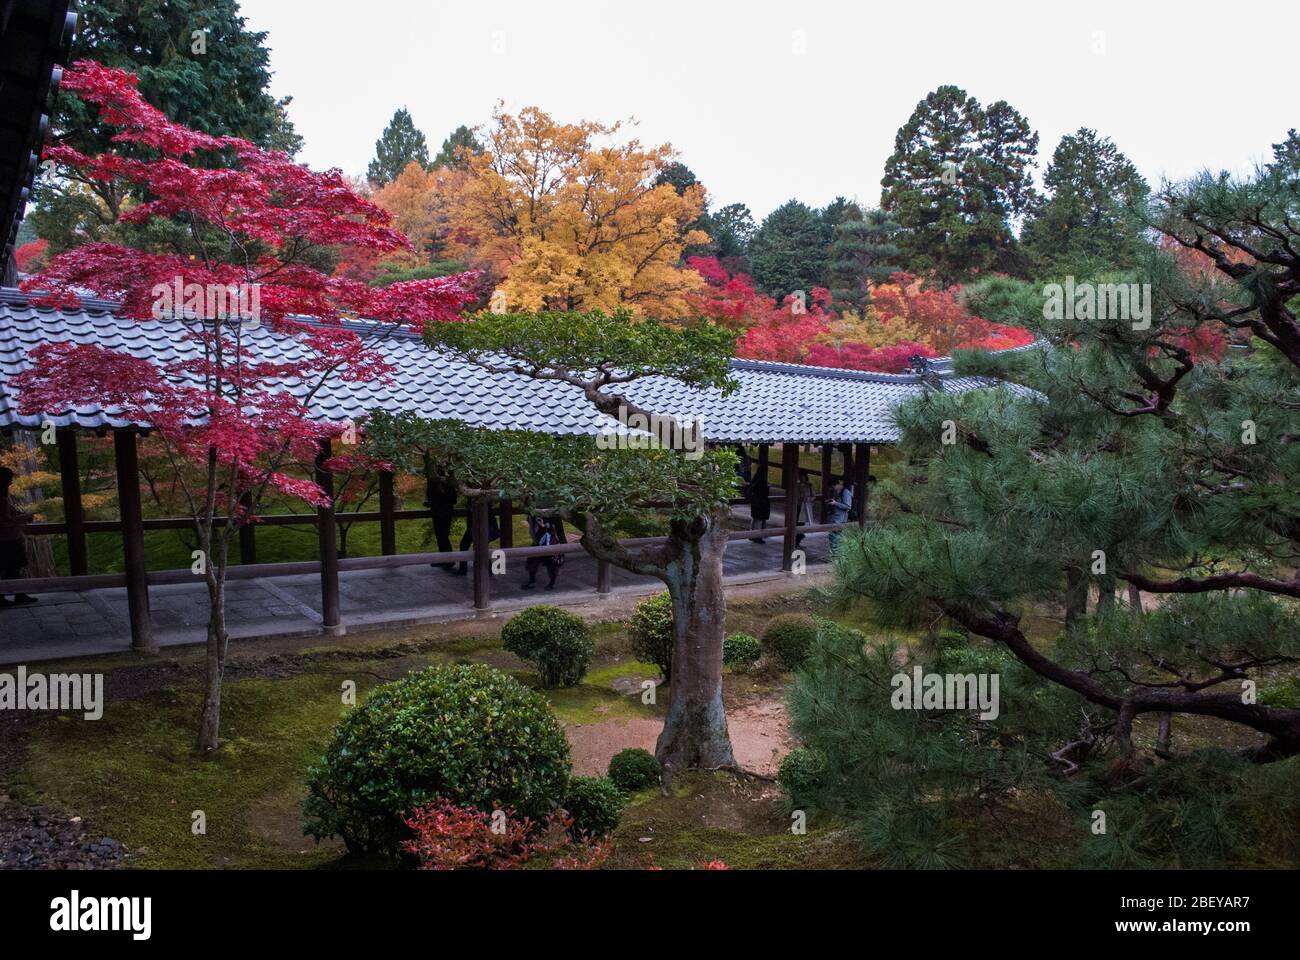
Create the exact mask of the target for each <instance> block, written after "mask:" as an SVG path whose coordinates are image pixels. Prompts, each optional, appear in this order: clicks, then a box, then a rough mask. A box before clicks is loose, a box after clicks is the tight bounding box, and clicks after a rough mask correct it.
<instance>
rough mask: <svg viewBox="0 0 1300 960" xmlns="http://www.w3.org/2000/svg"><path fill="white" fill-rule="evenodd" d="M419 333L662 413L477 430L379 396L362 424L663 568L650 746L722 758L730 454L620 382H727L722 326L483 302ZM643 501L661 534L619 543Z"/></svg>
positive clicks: (704, 763) (419, 460) (483, 361)
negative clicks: (661, 706)
mask: <svg viewBox="0 0 1300 960" xmlns="http://www.w3.org/2000/svg"><path fill="white" fill-rule="evenodd" d="M426 339H427V340H428V342H429V344H430V345H431V346H434V347H436V348H439V349H441V350H443V351H445V352H448V353H450V354H451V355H452V356H456V357H459V358H461V359H463V360H466V361H468V362H470V363H473V364H476V365H478V366H480V367H482V368H484V369H485V370H488V371H490V372H492V373H495V374H498V375H506V374H513V375H517V376H524V377H530V378H533V379H537V380H542V381H549V382H558V383H565V384H569V385H570V386H572V387H574V388H576V389H577V390H580V391H581V392H582V395H583V396H584V397H586V399H587V401H588V402H589V403H590V404H591V405H592V407H593V408H594V409H595V410H597V411H599V412H601V413H603V414H606V415H607V416H609V417H617V416H618V415H619V412H620V409H621V410H623V411H625V412H626V414H627V415H629V416H635V415H639V416H642V417H645V418H646V422H655V420H658V421H660V422H664V423H666V427H665V432H666V439H667V440H668V443H667V444H665V445H662V446H655V447H651V448H646V449H639V448H636V447H635V446H633V445H622V446H619V445H617V444H607V443H604V442H603V441H600V442H598V441H597V440H596V438H593V437H581V436H558V437H556V436H548V435H544V434H537V433H528V432H523V431H513V430H504V431H494V430H486V429H480V428H476V427H472V426H469V425H467V424H464V423H461V422H459V421H428V420H421V419H419V418H418V417H415V416H412V415H410V414H402V415H397V416H394V415H392V414H389V413H387V412H385V411H383V410H376V411H374V413H373V414H372V415H371V417H370V418H369V420H368V421H367V426H366V432H367V436H368V441H367V442H368V444H369V445H370V447H371V448H372V451H373V452H374V453H376V454H377V455H380V456H382V457H384V458H385V459H387V460H392V461H394V462H397V463H399V464H402V465H404V466H409V467H410V468H411V469H413V470H414V469H422V468H423V464H424V458H425V457H426V456H427V457H428V458H429V460H430V462H432V463H435V464H440V465H445V466H446V467H447V469H448V470H449V472H450V473H452V474H453V475H454V476H456V477H457V479H458V482H459V483H460V484H461V487H462V491H463V492H464V493H465V494H466V496H468V497H470V498H471V499H473V500H478V499H480V498H484V497H509V498H511V499H513V500H517V501H524V502H527V503H528V504H529V506H530V509H532V510H534V512H539V513H547V514H550V515H554V516H558V517H561V518H562V519H563V520H564V521H565V522H566V523H567V524H570V525H571V526H573V527H575V528H576V529H577V530H578V531H579V532H580V533H581V534H582V540H581V543H582V546H583V548H584V549H586V551H587V552H588V553H590V554H591V555H592V556H594V557H596V558H598V559H601V560H606V561H608V562H610V563H613V564H615V565H616V566H619V567H622V568H623V569H625V570H629V571H632V572H634V573H638V574H642V575H645V576H651V577H655V578H657V579H659V580H661V581H662V582H663V583H664V584H665V585H666V586H667V588H668V592H669V594H670V596H671V597H672V603H673V632H674V636H673V640H674V649H673V663H672V684H671V693H670V699H669V704H668V716H667V718H666V720H665V722H664V729H663V732H662V733H661V734H660V737H659V743H658V746H657V749H656V753H657V756H658V758H659V760H660V762H662V763H663V764H664V765H666V766H672V767H674V768H677V769H681V768H685V767H705V768H717V767H724V766H731V765H732V764H733V763H734V760H733V758H732V752H731V741H730V739H729V737H728V734H727V720H726V715H725V713H724V711H723V705H722V644H723V637H724V627H725V620H726V597H725V594H724V593H723V585H722V557H723V553H724V551H725V549H726V543H727V539H726V538H727V531H728V522H729V508H728V505H727V504H728V499H729V497H730V496H731V495H732V493H733V491H734V486H735V460H734V455H733V454H731V453H730V452H727V451H701V450H698V448H697V449H696V451H695V453H693V452H692V451H691V450H690V449H689V447H690V445H691V444H690V443H689V442H688V441H689V436H688V435H687V434H686V433H685V432H684V430H683V425H679V424H676V423H675V422H674V421H672V420H671V419H668V420H663V418H660V417H659V416H658V415H657V414H656V412H655V411H651V410H647V409H645V408H643V407H640V406H638V405H637V404H636V403H633V402H631V401H630V400H629V399H628V398H627V396H626V393H625V392H624V391H625V388H626V386H627V385H628V384H632V383H635V382H636V381H638V380H640V379H642V378H645V377H650V376H656V377H671V378H673V379H676V380H680V381H681V382H682V383H684V384H686V385H688V386H691V387H697V388H701V389H721V390H723V391H730V390H732V389H734V386H735V385H734V382H733V381H732V379H731V375H730V367H729V359H730V357H731V355H732V354H733V352H734V350H735V334H734V332H729V331H727V330H724V329H721V328H718V327H715V326H712V325H708V324H702V325H692V326H690V327H688V328H685V329H673V328H671V327H668V326H666V325H661V324H655V323H645V322H639V321H637V320H636V319H635V318H633V317H632V316H631V315H630V314H627V313H624V312H618V313H615V314H613V315H605V314H603V313H600V312H593V313H586V314H577V313H553V312H544V313H537V314H528V313H506V314H491V313H484V314H478V315H476V316H475V318H474V319H473V321H472V322H469V323H448V324H433V325H430V326H429V327H428V328H427V332H426ZM652 418H655V419H654V420H652ZM610 423H611V427H616V426H617V425H616V424H615V423H614V422H613V420H611V421H610ZM611 436H612V435H611ZM611 447H612V448H611ZM683 447H686V448H688V449H683ZM696 453H699V456H696ZM649 504H655V505H656V507H657V509H658V510H659V511H660V515H661V518H662V520H663V521H664V522H665V523H666V526H667V531H668V532H667V535H666V542H665V543H662V544H658V545H650V546H628V545H624V544H620V543H619V542H618V539H617V536H616V531H617V530H619V529H620V528H623V527H626V526H627V525H629V524H634V523H636V522H638V521H639V520H640V519H642V518H644V516H645V514H646V513H647V512H649V511H651V510H652V509H655V508H652V507H650V506H648V505H649Z"/></svg>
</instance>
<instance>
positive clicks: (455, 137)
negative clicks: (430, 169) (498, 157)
mask: <svg viewBox="0 0 1300 960" xmlns="http://www.w3.org/2000/svg"><path fill="white" fill-rule="evenodd" d="M462 149H463V150H468V151H469V152H470V153H482V152H483V144H481V143H479V142H478V138H477V137H475V136H474V131H473V130H471V129H470V128H469V127H467V126H465V125H464V124H461V125H460V126H459V127H457V128H456V129H455V130H453V131H452V132H451V133H449V134H447V139H445V140H443V141H442V147H441V149H439V150H438V155H437V156H436V157H434V158H433V166H434V167H452V168H454V169H461V168H463V167H464V166H465V161H464V160H463V159H462V158H461V150H462Z"/></svg>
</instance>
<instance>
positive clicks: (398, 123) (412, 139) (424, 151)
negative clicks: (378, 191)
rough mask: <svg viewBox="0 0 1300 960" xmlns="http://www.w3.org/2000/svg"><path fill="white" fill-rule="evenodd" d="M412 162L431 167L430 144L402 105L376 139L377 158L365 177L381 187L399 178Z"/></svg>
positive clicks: (372, 161) (425, 167) (372, 162)
mask: <svg viewBox="0 0 1300 960" xmlns="http://www.w3.org/2000/svg"><path fill="white" fill-rule="evenodd" d="M412 161H414V162H415V163H418V164H419V165H420V166H422V167H424V169H426V170H428V169H429V167H430V164H429V144H428V143H427V142H426V141H425V139H424V134H423V133H421V132H420V131H419V130H418V129H416V126H415V121H413V120H412V119H411V115H410V114H409V113H407V112H406V108H405V107H403V108H401V109H400V110H398V111H397V112H396V113H394V114H393V119H392V120H389V121H388V126H386V127H384V132H383V133H382V134H380V135H379V139H378V140H376V141H375V158H374V159H373V160H371V161H370V166H369V167H367V168H366V179H367V180H369V181H370V182H371V183H372V184H374V185H375V186H376V187H382V186H384V185H385V184H389V183H392V182H393V181H394V180H396V179H397V176H398V174H400V173H401V172H402V171H403V170H405V169H406V167H407V165H408V164H410V163H411V162H412Z"/></svg>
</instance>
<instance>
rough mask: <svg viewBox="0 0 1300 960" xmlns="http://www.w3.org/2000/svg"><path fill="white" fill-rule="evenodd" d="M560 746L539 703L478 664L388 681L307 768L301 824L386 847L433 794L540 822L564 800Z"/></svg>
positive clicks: (393, 846) (559, 734)
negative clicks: (505, 809) (509, 809)
mask: <svg viewBox="0 0 1300 960" xmlns="http://www.w3.org/2000/svg"><path fill="white" fill-rule="evenodd" d="M568 780H569V742H568V740H566V739H565V736H564V731H563V730H562V729H561V728H560V725H559V723H558V722H556V719H555V717H554V716H552V714H551V711H550V709H549V708H548V706H547V704H546V701H545V700H544V699H543V698H542V696H541V695H540V694H538V693H535V692H534V691H532V690H529V689H528V688H527V687H525V686H524V685H523V684H521V683H519V682H518V681H517V680H514V679H513V678H511V677H509V676H507V675H506V674H504V673H502V672H501V671H499V670H493V669H492V668H490V667H487V666H484V665H482V664H474V665H468V666H466V665H446V666H438V667H430V668H429V669H427V670H424V671H422V672H420V673H413V674H411V675H410V676H409V677H406V678H405V679H404V680H398V681H397V682H396V683H387V684H384V685H383V686H381V687H378V688H376V689H375V690H374V692H373V693H371V694H370V696H369V698H367V700H366V702H365V703H363V704H362V705H361V706H359V707H357V708H356V709H354V710H353V711H352V712H351V713H349V714H348V715H347V716H346V717H344V718H343V720H342V721H341V722H340V723H339V725H338V726H337V727H336V728H335V730H334V737H333V739H332V740H331V742H330V744H329V746H328V747H327V748H326V751H325V756H324V757H323V758H322V759H321V761H320V762H319V763H318V764H316V765H315V766H313V767H312V768H311V770H310V771H309V773H308V781H307V789H308V794H307V799H306V801H304V803H303V814H304V815H305V817H306V824H305V826H304V827H303V832H304V833H306V834H308V835H310V836H314V837H316V838H317V839H318V840H319V839H320V838H322V837H335V836H337V837H342V838H343V842H344V843H346V844H347V847H348V849H349V850H351V851H354V852H369V853H383V854H388V855H396V854H397V853H398V852H399V848H400V844H401V842H402V841H403V840H405V839H407V838H408V837H409V831H408V829H407V828H406V826H405V823H404V818H406V817H408V816H410V814H411V811H412V810H415V809H416V808H417V807H420V806H422V805H424V804H427V803H431V802H434V801H448V802H451V803H455V804H457V805H460V806H472V807H477V808H478V809H480V810H492V809H494V808H496V807H497V806H498V805H501V806H503V807H512V808H514V810H515V811H516V812H517V813H518V814H519V815H520V816H526V817H531V818H532V819H534V820H539V821H540V820H542V819H544V818H545V817H546V816H548V815H549V814H551V813H553V812H554V811H555V809H556V807H557V806H558V805H559V804H560V802H561V801H562V800H563V799H564V794H565V790H566V788H567V785H568Z"/></svg>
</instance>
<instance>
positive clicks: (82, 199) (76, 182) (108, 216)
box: [29, 0, 302, 253]
mask: <svg viewBox="0 0 1300 960" xmlns="http://www.w3.org/2000/svg"><path fill="white" fill-rule="evenodd" d="M78 16H79V23H78V30H77V37H76V40H75V42H74V44H73V49H72V56H71V58H70V59H71V60H72V61H76V60H81V59H92V60H97V61H99V62H100V63H103V64H105V65H107V66H110V67H119V68H122V69H124V70H128V71H130V72H131V73H134V74H136V76H137V77H139V90H140V92H141V93H142V94H143V95H144V97H145V99H146V100H148V101H149V102H150V103H151V104H153V105H154V106H156V107H158V109H160V110H162V111H163V113H165V114H166V115H167V116H168V117H169V118H170V119H172V120H175V121H177V122H178V123H183V124H185V125H186V126H188V127H191V128H193V129H197V130H203V131H205V132H208V133H211V134H214V135H217V136H221V135H227V134H229V135H232V136H239V137H243V138H245V139H247V140H251V141H252V142H253V143H255V144H257V145H258V146H260V147H264V148H267V149H272V150H284V151H285V152H287V153H288V154H290V155H291V156H292V155H294V154H296V153H297V152H298V150H299V149H300V148H301V146H302V138H301V137H300V136H298V134H297V133H296V132H295V131H294V128H293V122H292V121H291V120H290V119H289V116H288V110H287V108H288V105H289V102H290V98H288V97H286V98H283V99H280V100H277V99H276V98H274V97H273V96H271V94H270V93H269V92H268V89H267V88H268V86H269V84H270V81H271V70H270V52H269V51H268V49H267V47H266V33H265V32H262V31H253V30H249V29H247V26H246V23H245V20H244V18H243V17H241V16H240V15H239V5H238V3H237V2H236V0H83V2H82V3H80V4H78ZM114 132H115V130H114V128H113V127H110V126H109V125H107V124H105V123H103V122H102V121H100V119H99V117H98V116H97V115H96V114H95V112H94V111H93V110H92V109H89V108H88V107H87V106H86V105H85V104H84V103H82V102H81V100H79V99H78V98H76V97H59V98H58V99H57V100H56V103H55V113H54V118H53V123H52V135H51V140H60V141H62V142H64V143H66V144H68V145H69V146H71V147H74V148H76V149H77V150H79V151H81V152H82V153H84V154H86V155H87V156H94V155H97V154H101V153H104V152H106V151H107V150H109V149H110V145H111V137H112V135H113V133H114ZM128 152H131V153H132V155H138V154H140V153H141V151H138V150H135V151H128ZM220 162H221V158H218V157H213V158H210V159H209V164H219V163H220ZM129 197H130V193H129V192H128V190H127V189H126V187H125V186H124V184H123V183H122V181H121V180H120V179H111V180H101V179H97V178H93V177H86V176H78V175H76V174H75V173H70V172H69V171H66V170H63V169H60V170H59V171H58V172H57V174H56V173H54V172H51V173H48V174H42V176H41V178H40V180H39V183H38V189H37V192H36V208H35V209H34V210H33V211H32V214H31V217H30V218H29V219H30V222H31V223H32V225H33V227H35V229H36V231H37V232H38V233H39V234H40V236H42V237H44V238H45V239H46V240H48V241H49V243H50V251H51V253H61V252H63V251H64V250H68V249H71V248H72V247H75V246H79V245H80V244H82V243H85V242H88V241H92V240H104V239H109V238H110V235H111V234H112V233H113V231H114V229H115V227H116V225H117V222H118V218H119V216H120V215H121V213H122V210H123V205H124V204H125V203H126V202H127V200H128V198H129Z"/></svg>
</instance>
